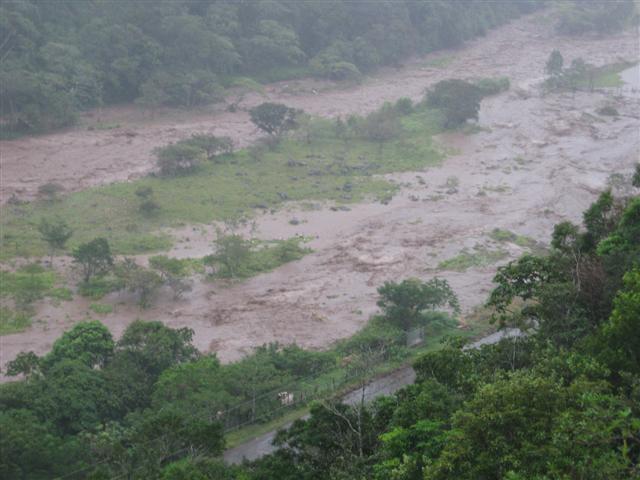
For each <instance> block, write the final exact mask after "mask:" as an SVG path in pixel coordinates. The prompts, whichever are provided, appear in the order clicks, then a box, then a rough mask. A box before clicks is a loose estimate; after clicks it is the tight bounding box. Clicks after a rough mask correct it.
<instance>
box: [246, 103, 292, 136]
mask: <svg viewBox="0 0 640 480" xmlns="http://www.w3.org/2000/svg"><path fill="white" fill-rule="evenodd" d="M249 114H250V115H251V121H252V122H253V123H254V124H255V125H256V127H258V128H259V129H260V130H262V131H263V132H265V133H268V134H269V135H271V136H272V137H280V136H281V135H282V134H283V133H285V132H286V131H288V130H293V129H295V128H297V126H298V123H297V121H296V117H297V116H298V115H300V111H299V110H296V109H295V108H289V107H287V106H286V105H283V104H281V103H270V102H266V103H262V104H260V105H258V106H257V107H253V108H252V109H251V110H249Z"/></svg>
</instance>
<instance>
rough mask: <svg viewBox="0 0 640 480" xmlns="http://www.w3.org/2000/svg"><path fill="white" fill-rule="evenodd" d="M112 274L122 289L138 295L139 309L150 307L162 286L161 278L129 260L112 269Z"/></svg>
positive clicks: (126, 259)
mask: <svg viewBox="0 0 640 480" xmlns="http://www.w3.org/2000/svg"><path fill="white" fill-rule="evenodd" d="M114 274H115V276H116V278H117V279H118V280H119V281H120V285H121V286H122V288H125V289H127V290H128V291H130V292H132V293H136V294H137V295H138V304H139V305H140V307H141V308H148V307H150V306H151V301H152V300H153V297H154V295H155V294H156V292H157V291H158V289H159V288H160V287H161V286H162V284H163V281H162V277H161V276H160V275H158V274H157V273H156V272H154V271H153V270H150V269H148V268H145V267H142V266H140V265H138V264H137V263H135V261H133V260H131V259H130V258H125V259H124V260H123V261H122V262H121V263H119V264H117V265H116V266H115V268H114Z"/></svg>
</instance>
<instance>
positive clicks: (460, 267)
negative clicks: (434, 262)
mask: <svg viewBox="0 0 640 480" xmlns="http://www.w3.org/2000/svg"><path fill="white" fill-rule="evenodd" d="M507 256H508V252H506V251H505V250H501V249H498V250H489V249H487V248H484V247H480V248H475V249H474V250H473V251H471V252H470V251H468V250H463V251H462V252H461V253H460V254H459V255H456V256H455V257H452V258H448V259H447V260H443V261H442V262H440V263H439V264H438V269H439V270H453V271H455V272H464V271H465V270H467V269H469V268H473V267H486V266H488V265H492V264H494V263H496V262H499V261H500V260H503V259H504V258H506V257H507Z"/></svg>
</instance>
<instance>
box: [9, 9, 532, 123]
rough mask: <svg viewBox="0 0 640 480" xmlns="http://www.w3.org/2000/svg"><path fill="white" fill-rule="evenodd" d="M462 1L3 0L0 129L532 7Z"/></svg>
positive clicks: (170, 100)
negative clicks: (155, 0)
mask: <svg viewBox="0 0 640 480" xmlns="http://www.w3.org/2000/svg"><path fill="white" fill-rule="evenodd" d="M541 4H542V2H540V1H537V0H514V1H510V2H508V3H504V2H500V3H495V2H484V1H475V0H466V1H460V2H447V1H428V2H427V1H415V0H403V1H377V2H350V1H344V0H332V1H322V2H298V1H295V0H261V1H253V0H251V1H237V2H224V1H214V0H208V1H193V0H173V1H158V2H146V1H138V0H136V1H126V2H102V1H82V2H78V1H69V0H60V1H56V2H40V1H36V0H11V1H9V2H4V3H3V5H2V6H1V7H0V58H2V64H1V66H0V86H1V89H0V105H1V111H2V119H3V120H2V121H3V127H4V128H3V134H4V135H9V134H12V133H17V132H39V131H44V130H48V129H51V128H58V127H63V126H66V125H69V124H72V123H73V122H74V121H75V119H76V116H77V113H78V112H79V111H80V110H83V109H87V108H93V107H99V106H101V105H110V104H114V103H122V102H131V101H134V100H136V101H138V102H139V103H141V104H142V105H145V106H148V107H152V108H153V107H156V106H160V105H167V106H184V107H191V106H195V105H201V104H208V103H212V102H215V101H218V100H220V98H221V95H222V93H223V89H224V88H225V87H228V86H234V85H255V82H251V81H248V80H247V79H246V78H244V79H243V78H242V77H247V76H248V77H252V78H254V79H257V80H259V81H274V80H279V79H285V78H292V77H296V76H301V75H304V76H307V75H310V74H313V75H316V76H319V77H326V78H330V79H334V80H357V79H358V78H359V77H360V76H361V75H362V74H365V73H367V72H370V71H372V70H374V69H375V68H376V67H378V66H380V65H389V64H398V63H399V62H401V61H402V59H403V58H405V57H407V56H408V55H411V54H416V53H418V54H424V53H427V52H431V51H434V50H437V49H441V48H450V47H455V46H457V45H459V44H461V43H462V42H464V41H465V40H467V39H470V38H473V37H475V36H478V35H483V34H484V33H485V32H486V31H487V30H488V29H490V28H492V27H495V26H497V25H500V24H502V23H504V22H506V21H507V20H509V19H512V18H515V17H517V16H519V15H521V14H523V13H527V12H530V11H532V10H534V9H535V8H537V7H539V6H540V5H541Z"/></svg>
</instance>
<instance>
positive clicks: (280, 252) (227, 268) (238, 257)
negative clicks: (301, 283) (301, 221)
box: [204, 233, 311, 278]
mask: <svg viewBox="0 0 640 480" xmlns="http://www.w3.org/2000/svg"><path fill="white" fill-rule="evenodd" d="M301 243H302V239H300V238H295V237H294V238H290V239H288V240H278V241H273V242H269V243H262V242H257V241H250V240H246V239H244V238H243V237H242V236H241V235H238V234H228V235H225V234H222V233H220V234H219V236H218V238H217V239H216V241H215V252H214V253H213V254H212V255H208V256H207V257H205V258H204V263H205V265H209V266H212V267H214V268H215V271H214V273H213V275H214V276H216V277H219V278H247V277H251V276H253V275H257V274H258V273H262V272H268V271H270V270H273V269H274V268H277V267H279V266H280V265H282V264H284V263H287V262H291V261H294V260H299V259H300V258H302V257H303V256H304V255H306V254H307V253H309V252H310V251H311V250H310V249H308V248H305V247H303V246H302V245H301Z"/></svg>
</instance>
